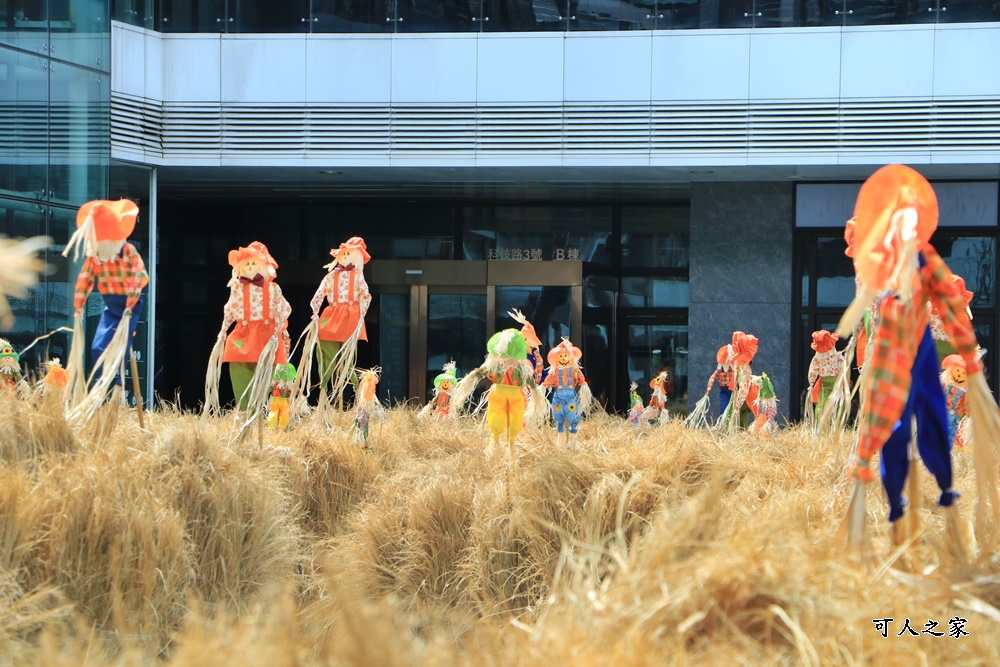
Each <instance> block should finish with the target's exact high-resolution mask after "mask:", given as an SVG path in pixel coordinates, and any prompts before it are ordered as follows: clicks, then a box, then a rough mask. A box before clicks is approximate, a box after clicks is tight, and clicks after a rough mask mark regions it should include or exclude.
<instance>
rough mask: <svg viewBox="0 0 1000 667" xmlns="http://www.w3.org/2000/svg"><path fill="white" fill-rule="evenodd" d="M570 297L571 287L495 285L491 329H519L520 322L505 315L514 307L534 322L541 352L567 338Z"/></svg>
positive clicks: (577, 343) (570, 309)
mask: <svg viewBox="0 0 1000 667" xmlns="http://www.w3.org/2000/svg"><path fill="white" fill-rule="evenodd" d="M572 298H573V294H572V288H570V287H497V288H496V322H495V328H494V331H500V330H502V329H509V328H511V327H514V328H516V329H520V328H521V325H519V324H517V323H516V322H515V321H514V320H513V319H511V318H510V316H509V315H507V313H508V312H510V311H512V310H514V309H515V308H517V309H518V310H520V311H521V312H522V313H524V315H525V316H526V317H527V318H528V321H529V322H531V323H532V324H533V325H535V333H537V334H538V338H539V339H540V340H541V341H542V350H543V353H544V352H545V351H547V350H550V349H551V348H553V347H555V346H556V345H558V344H559V342H560V341H561V340H562V337H563V336H566V337H567V338H568V337H569V333H570V322H571V314H572ZM573 343H574V344H575V345H577V346H579V344H580V343H579V342H578V341H573Z"/></svg>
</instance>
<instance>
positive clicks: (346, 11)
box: [24, 0, 1000, 33]
mask: <svg viewBox="0 0 1000 667" xmlns="http://www.w3.org/2000/svg"><path fill="white" fill-rule="evenodd" d="M43 3H44V0H39V2H38V3H29V2H27V1H25V2H24V4H43ZM113 16H114V18H115V19H116V20H119V21H122V22H125V23H130V24H132V25H137V26H140V27H144V28H148V29H150V30H158V31H161V32H237V33H263V32H284V33H293V32H317V33H380V32H381V33H385V32H398V33H425V32H522V31H540V30H544V31H592V30H681V29H683V30H687V29H698V28H701V29H711V28H776V27H809V26H851V25H896V24H907V23H910V24H912V23H966V22H977V21H998V20H1000V4H998V3H996V2H983V1H981V0H980V1H977V0H915V1H913V0H905V1H904V0H890V1H888V2H886V1H877V2H876V1H872V0H818V1H814V0H690V1H687V0H684V1H680V2H676V1H666V0H616V1H614V2H608V1H607V0H282V1H281V2H275V1H274V0H114V2H113Z"/></svg>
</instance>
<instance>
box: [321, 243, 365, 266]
mask: <svg viewBox="0 0 1000 667" xmlns="http://www.w3.org/2000/svg"><path fill="white" fill-rule="evenodd" d="M348 250H360V251H361V257H362V258H363V259H364V263H365V264H367V263H368V262H369V260H371V258H372V256H371V255H369V254H368V244H367V243H365V240H364V239H363V238H361V237H360V236H352V237H351V238H349V239H347V240H346V241H344V242H343V243H341V244H340V247H337V248H332V249H331V250H330V254H331V255H332V256H333V258H334V259H337V257H339V256H340V253H342V252H345V251H348Z"/></svg>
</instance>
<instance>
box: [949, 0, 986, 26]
mask: <svg viewBox="0 0 1000 667" xmlns="http://www.w3.org/2000/svg"><path fill="white" fill-rule="evenodd" d="M936 13H937V20H938V23H973V22H978V21H1000V3H997V2H981V1H980V0H939V2H938V11H937V12H936Z"/></svg>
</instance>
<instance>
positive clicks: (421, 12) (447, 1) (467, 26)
mask: <svg viewBox="0 0 1000 667" xmlns="http://www.w3.org/2000/svg"><path fill="white" fill-rule="evenodd" d="M481 21H482V7H481V2H480V0H396V32H479V31H480V26H481Z"/></svg>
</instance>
